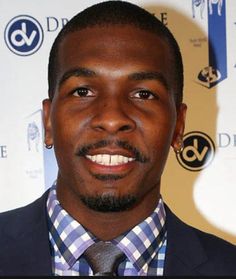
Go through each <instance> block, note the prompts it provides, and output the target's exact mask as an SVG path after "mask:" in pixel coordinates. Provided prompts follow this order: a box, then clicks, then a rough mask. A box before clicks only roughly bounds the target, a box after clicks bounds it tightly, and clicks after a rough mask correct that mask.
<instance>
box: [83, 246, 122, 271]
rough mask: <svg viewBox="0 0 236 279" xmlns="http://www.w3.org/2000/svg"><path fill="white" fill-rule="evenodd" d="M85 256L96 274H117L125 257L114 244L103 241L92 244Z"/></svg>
mask: <svg viewBox="0 0 236 279" xmlns="http://www.w3.org/2000/svg"><path fill="white" fill-rule="evenodd" d="M84 256H85V258H86V260H87V261H88V263H89V265H90V266H91V268H92V270H93V272H94V275H95V276H116V275H117V273H116V272H117V267H118V265H119V264H120V263H121V262H122V260H123V259H124V257H125V255H124V253H123V252H122V251H121V250H120V249H119V248H118V247H116V246H115V245H114V244H112V243H110V242H103V241H99V242H96V243H94V244H92V245H91V246H90V247H89V248H88V249H87V250H86V251H85V252H84Z"/></svg>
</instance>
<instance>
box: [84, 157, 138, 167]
mask: <svg viewBox="0 0 236 279" xmlns="http://www.w3.org/2000/svg"><path fill="white" fill-rule="evenodd" d="M85 157H86V158H87V159H88V160H90V161H92V162H94V163H96V164H99V165H102V166H119V165H124V164H127V163H129V162H132V161H135V158H133V157H126V156H123V155H119V154H115V155H111V154H96V155H85Z"/></svg>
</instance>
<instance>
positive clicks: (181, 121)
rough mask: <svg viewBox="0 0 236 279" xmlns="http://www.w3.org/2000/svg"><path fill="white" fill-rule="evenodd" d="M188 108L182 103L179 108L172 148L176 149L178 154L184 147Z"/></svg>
mask: <svg viewBox="0 0 236 279" xmlns="http://www.w3.org/2000/svg"><path fill="white" fill-rule="evenodd" d="M186 111H187V106H186V104H184V103H182V104H180V105H179V106H178V108H177V120H176V126H175V131H174V135H173V139H172V142H171V146H172V147H173V148H174V150H175V152H178V151H180V150H181V148H182V147H183V135H184V128H185V118H186Z"/></svg>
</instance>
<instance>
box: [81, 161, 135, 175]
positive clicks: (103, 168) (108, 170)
mask: <svg viewBox="0 0 236 279" xmlns="http://www.w3.org/2000/svg"><path fill="white" fill-rule="evenodd" d="M85 160H86V162H87V163H88V164H89V165H90V167H91V168H92V169H93V172H96V173H102V174H112V173H114V174H118V173H122V172H126V171H129V170H131V169H132V168H133V166H134V164H135V162H136V161H130V162H128V163H124V164H121V165H115V166H107V165H101V164H98V163H96V162H93V161H91V160H89V159H87V158H85Z"/></svg>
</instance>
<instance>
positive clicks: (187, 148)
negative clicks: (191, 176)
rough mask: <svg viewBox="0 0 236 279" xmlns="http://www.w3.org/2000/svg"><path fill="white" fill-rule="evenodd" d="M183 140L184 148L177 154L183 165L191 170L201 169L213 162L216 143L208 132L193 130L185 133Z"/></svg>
mask: <svg viewBox="0 0 236 279" xmlns="http://www.w3.org/2000/svg"><path fill="white" fill-rule="evenodd" d="M183 142H184V148H183V150H182V151H181V152H180V153H178V154H176V157H177V160H178V162H179V163H180V165H182V167H184V168H185V169H188V170H190V171H200V170H202V169H204V168H206V167H207V166H208V165H209V164H210V163H211V162H212V160H213V158H214V156H215V144H214V142H213V141H212V139H211V138H210V137H209V136H208V135H207V134H205V133H203V132H198V131H193V132H190V133H187V134H185V135H184V138H183Z"/></svg>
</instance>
